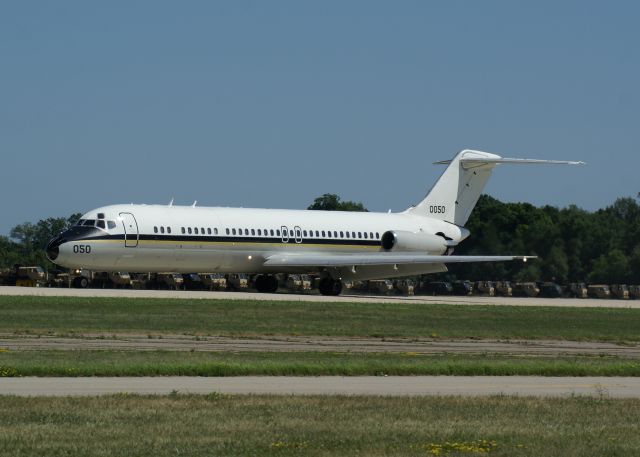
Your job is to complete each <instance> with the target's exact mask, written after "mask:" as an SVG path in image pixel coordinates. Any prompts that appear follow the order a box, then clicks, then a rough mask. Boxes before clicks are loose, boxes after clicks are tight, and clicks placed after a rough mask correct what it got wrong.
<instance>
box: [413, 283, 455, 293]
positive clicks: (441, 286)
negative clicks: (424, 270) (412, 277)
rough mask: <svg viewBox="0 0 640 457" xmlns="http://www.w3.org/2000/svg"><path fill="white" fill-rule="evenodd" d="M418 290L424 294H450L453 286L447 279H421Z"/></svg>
mask: <svg viewBox="0 0 640 457" xmlns="http://www.w3.org/2000/svg"><path fill="white" fill-rule="evenodd" d="M420 292H422V293H423V294H425V295H451V294H452V293H453V286H452V285H451V283H450V282H447V281H423V282H422V284H421V287H420Z"/></svg>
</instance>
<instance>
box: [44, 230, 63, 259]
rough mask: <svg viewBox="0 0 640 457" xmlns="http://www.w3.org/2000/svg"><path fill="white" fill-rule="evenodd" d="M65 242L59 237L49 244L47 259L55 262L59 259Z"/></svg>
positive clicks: (46, 249)
mask: <svg viewBox="0 0 640 457" xmlns="http://www.w3.org/2000/svg"><path fill="white" fill-rule="evenodd" d="M65 241H66V240H65V239H64V238H62V237H61V236H57V237H55V238H53V239H52V240H51V241H49V243H47V247H46V248H45V251H46V252H47V258H48V259H49V260H51V261H52V262H53V261H54V260H56V259H57V258H58V255H59V254H60V245H61V244H62V243H64V242H65Z"/></svg>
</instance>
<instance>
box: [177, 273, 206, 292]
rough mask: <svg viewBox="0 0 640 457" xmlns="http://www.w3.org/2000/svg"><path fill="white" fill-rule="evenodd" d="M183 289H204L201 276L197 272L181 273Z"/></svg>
mask: <svg viewBox="0 0 640 457" xmlns="http://www.w3.org/2000/svg"><path fill="white" fill-rule="evenodd" d="M182 280H183V283H184V289H185V290H204V283H203V282H202V277H201V276H200V275H199V274H198V273H186V274H183V275H182Z"/></svg>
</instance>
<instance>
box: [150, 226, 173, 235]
mask: <svg viewBox="0 0 640 457" xmlns="http://www.w3.org/2000/svg"><path fill="white" fill-rule="evenodd" d="M165 230H166V232H167V233H171V227H167V228H166V229H165V227H160V233H164V232H165ZM153 233H158V227H155V226H154V227H153Z"/></svg>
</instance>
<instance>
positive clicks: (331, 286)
mask: <svg viewBox="0 0 640 457" xmlns="http://www.w3.org/2000/svg"><path fill="white" fill-rule="evenodd" d="M318 290H320V293H321V294H322V295H340V292H342V281H340V280H339V279H333V278H331V277H330V276H326V277H324V278H322V279H320V284H319V285H318Z"/></svg>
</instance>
